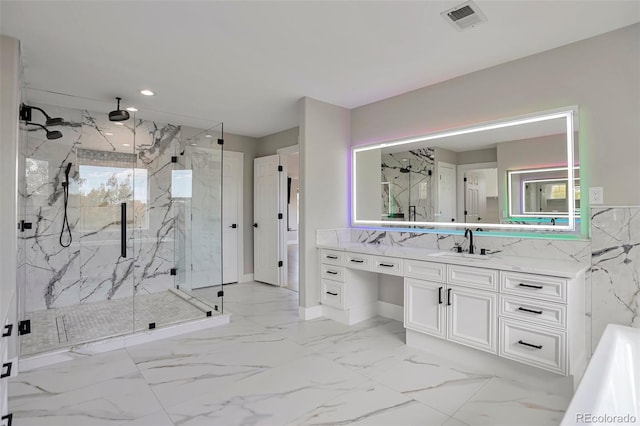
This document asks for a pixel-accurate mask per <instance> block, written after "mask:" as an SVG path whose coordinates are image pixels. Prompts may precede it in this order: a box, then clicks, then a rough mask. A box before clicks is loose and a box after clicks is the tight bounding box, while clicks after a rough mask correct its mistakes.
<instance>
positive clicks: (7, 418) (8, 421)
mask: <svg viewBox="0 0 640 426" xmlns="http://www.w3.org/2000/svg"><path fill="white" fill-rule="evenodd" d="M5 420H6V421H7V424H6V426H11V424H12V421H13V414H12V413H9V414H7V415H4V416H2V417H1V418H0V422H3V421H5Z"/></svg>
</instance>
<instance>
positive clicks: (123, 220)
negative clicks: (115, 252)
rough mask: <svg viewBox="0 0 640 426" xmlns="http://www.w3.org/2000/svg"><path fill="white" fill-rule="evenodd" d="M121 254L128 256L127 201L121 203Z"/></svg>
mask: <svg viewBox="0 0 640 426" xmlns="http://www.w3.org/2000/svg"><path fill="white" fill-rule="evenodd" d="M120 256H122V257H127V203H120Z"/></svg>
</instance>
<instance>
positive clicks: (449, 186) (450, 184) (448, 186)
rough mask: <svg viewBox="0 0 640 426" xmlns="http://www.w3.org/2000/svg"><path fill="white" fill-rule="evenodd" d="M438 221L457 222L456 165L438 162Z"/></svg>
mask: <svg viewBox="0 0 640 426" xmlns="http://www.w3.org/2000/svg"><path fill="white" fill-rule="evenodd" d="M436 215H437V216H436V220H437V221H438V222H455V221H456V220H455V218H456V166H455V165H454V164H449V163H445V162H443V161H439V162H438V211H437V213H436Z"/></svg>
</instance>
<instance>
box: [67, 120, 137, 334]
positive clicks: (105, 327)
mask: <svg viewBox="0 0 640 426" xmlns="http://www.w3.org/2000/svg"><path fill="white" fill-rule="evenodd" d="M133 131H134V127H133V121H132V120H127V121H123V122H117V123H116V122H110V121H109V120H108V117H107V115H106V114H98V113H92V112H88V111H84V112H83V126H82V139H81V143H80V144H79V146H78V147H77V149H76V165H75V166H76V171H77V182H78V198H79V210H80V215H79V221H78V224H77V231H78V233H79V236H80V239H79V244H80V304H79V305H78V306H77V307H76V309H75V310H74V311H73V317H68V318H67V320H66V321H65V326H66V328H67V333H68V335H69V336H68V337H69V338H70V339H71V340H72V341H74V342H82V341H88V340H94V339H100V338H105V337H110V336H117V335H121V334H126V333H130V332H131V331H132V330H133V328H132V324H133V271H134V266H135V262H134V256H135V255H134V250H133V249H134V247H133V239H132V230H133V226H134V222H135V220H136V218H135V210H136V202H137V201H138V200H139V198H140V194H139V193H138V194H136V189H137V188H136V186H137V185H136V181H135V173H136V169H135V166H136V154H135V144H134V139H133Z"/></svg>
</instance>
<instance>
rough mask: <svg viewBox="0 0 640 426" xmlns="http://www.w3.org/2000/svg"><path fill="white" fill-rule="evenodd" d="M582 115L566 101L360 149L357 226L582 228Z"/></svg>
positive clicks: (355, 158)
mask: <svg viewBox="0 0 640 426" xmlns="http://www.w3.org/2000/svg"><path fill="white" fill-rule="evenodd" d="M576 116H577V109H576V108H565V109H561V110H554V111H546V112H541V113H536V114H531V115H527V116H520V117H514V118H508V119H504V120H498V121H494V122H488V123H480V124H477V125H473V126H468V127H463V128H457V129H450V130H447V131H443V132H438V133H432V134H426V135H420V136H416V137H412V138H406V139H401V140H393V141H386V142H382V143H377V144H372V145H365V146H358V147H354V148H353V149H352V169H351V171H352V176H351V178H352V200H351V201H352V202H351V206H352V225H353V226H383V227H385V226H387V227H402V226H410V227H425V228H442V227H449V228H450V227H470V228H473V229H477V228H482V229H483V230H484V229H485V228H486V229H492V228H497V229H514V230H515V229H540V230H546V229H548V230H563V231H574V230H575V229H576V211H577V210H578V209H579V206H580V191H579V188H580V185H579V177H580V173H579V166H578V164H579V162H578V155H577V153H578V149H577V143H576V137H577V133H576V129H577V125H576V123H575V120H576ZM567 194H573V197H569V196H568V195H567ZM570 199H573V202H569V201H568V200H570Z"/></svg>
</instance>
